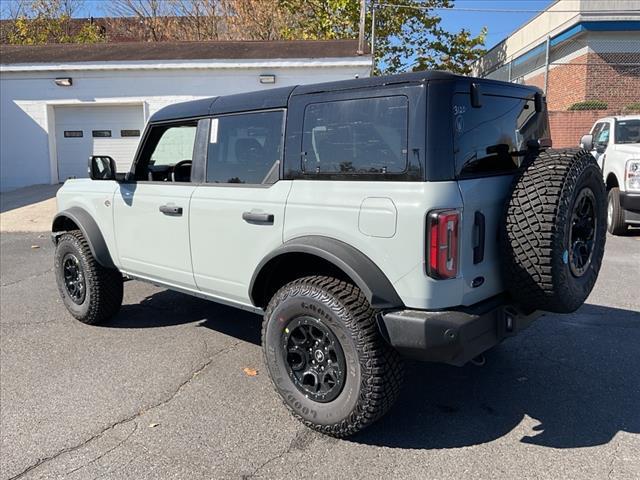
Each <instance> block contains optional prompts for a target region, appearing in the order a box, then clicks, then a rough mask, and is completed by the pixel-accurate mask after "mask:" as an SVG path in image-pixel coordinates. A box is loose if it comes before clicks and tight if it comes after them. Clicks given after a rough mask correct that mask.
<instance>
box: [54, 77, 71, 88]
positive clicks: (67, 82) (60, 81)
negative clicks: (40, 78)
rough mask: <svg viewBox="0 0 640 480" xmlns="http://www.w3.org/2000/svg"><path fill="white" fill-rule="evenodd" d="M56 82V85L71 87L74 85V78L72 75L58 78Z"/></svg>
mask: <svg viewBox="0 0 640 480" xmlns="http://www.w3.org/2000/svg"><path fill="white" fill-rule="evenodd" d="M54 82H56V85H58V86H59V87H70V86H71V85H73V79H72V78H71V77H65V78H56V79H55V80H54Z"/></svg>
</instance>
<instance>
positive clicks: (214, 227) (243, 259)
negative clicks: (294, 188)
mask: <svg viewBox="0 0 640 480" xmlns="http://www.w3.org/2000/svg"><path fill="white" fill-rule="evenodd" d="M284 115H285V112H284V111H283V110H271V111H263V112H250V113H243V114H234V115H225V116H219V117H216V118H213V119H212V120H211V128H210V135H209V147H208V155H207V166H206V182H205V183H204V184H203V185H200V186H198V187H197V188H196V190H195V192H194V194H193V196H192V198H191V211H190V216H191V217H190V219H191V252H192V257H193V269H194V277H195V281H196V284H197V286H198V288H199V289H200V290H201V291H203V292H205V293H208V294H210V295H214V296H216V297H218V298H220V299H224V300H229V301H233V302H234V303H241V304H245V305H249V304H250V300H249V284H250V282H251V277H252V275H253V273H254V271H255V269H256V267H257V265H258V264H259V263H260V261H261V260H262V259H263V258H264V257H265V256H266V255H267V254H268V253H270V252H271V251H272V250H274V249H275V248H277V247H278V246H280V245H281V244H282V231H283V225H284V210H285V203H286V199H287V195H288V193H289V190H290V189H291V182H290V181H283V180H278V178H279V166H280V163H281V161H282V151H283V135H284Z"/></svg>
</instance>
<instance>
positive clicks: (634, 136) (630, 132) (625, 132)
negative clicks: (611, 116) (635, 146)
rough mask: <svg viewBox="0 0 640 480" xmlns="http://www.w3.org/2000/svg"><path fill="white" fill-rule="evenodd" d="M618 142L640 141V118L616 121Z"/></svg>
mask: <svg viewBox="0 0 640 480" xmlns="http://www.w3.org/2000/svg"><path fill="white" fill-rule="evenodd" d="M616 143H640V120H620V121H619V122H616Z"/></svg>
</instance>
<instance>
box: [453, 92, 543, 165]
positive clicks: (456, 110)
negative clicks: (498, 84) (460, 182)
mask: <svg viewBox="0 0 640 480" xmlns="http://www.w3.org/2000/svg"><path fill="white" fill-rule="evenodd" d="M469 98H470V97H469V95H468V94H466V93H464V94H462V93H458V94H455V95H454V96H453V105H452V112H451V113H452V115H453V129H454V155H455V162H456V171H457V175H458V176H461V177H473V176H483V175H498V174H503V173H510V172H513V171H514V170H516V169H518V168H519V167H520V164H521V163H522V159H523V158H524V157H523V155H522V154H523V152H524V151H525V150H526V148H527V146H526V142H527V140H530V139H539V138H548V137H549V134H548V132H547V131H546V130H547V127H546V125H547V123H546V121H545V116H546V112H540V113H537V112H536V111H535V102H534V100H533V98H530V99H527V98H515V97H506V96H499V95H484V96H483V102H482V107H480V108H473V107H472V106H471V103H470V99H469Z"/></svg>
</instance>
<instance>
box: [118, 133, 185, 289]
mask: <svg viewBox="0 0 640 480" xmlns="http://www.w3.org/2000/svg"><path fill="white" fill-rule="evenodd" d="M196 129H197V122H193V121H192V122H183V123H175V124H162V125H157V126H151V127H150V129H149V131H148V132H147V134H146V138H145V147H144V149H143V151H142V152H141V154H140V158H139V159H138V161H137V163H136V165H135V166H134V170H135V171H134V176H135V181H132V182H124V183H121V184H120V189H119V191H116V194H115V196H114V202H113V203H114V225H115V236H116V245H117V249H118V257H119V261H120V268H121V270H123V271H124V272H125V273H131V274H133V275H137V276H140V277H143V278H146V279H150V280H158V281H160V282H163V283H166V284H168V285H172V286H177V287H182V288H187V289H195V282H194V279H193V271H192V268H191V251H190V247H189V206H190V200H191V196H192V194H193V192H194V190H195V185H194V184H193V183H192V182H191V162H192V158H193V155H194V144H195V136H196Z"/></svg>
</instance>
